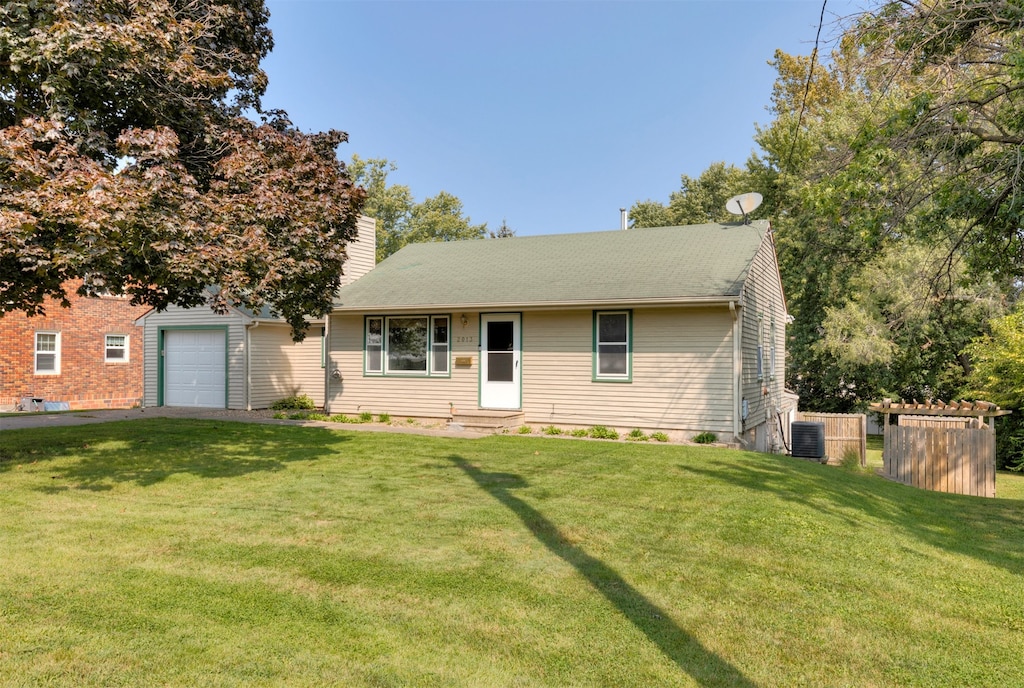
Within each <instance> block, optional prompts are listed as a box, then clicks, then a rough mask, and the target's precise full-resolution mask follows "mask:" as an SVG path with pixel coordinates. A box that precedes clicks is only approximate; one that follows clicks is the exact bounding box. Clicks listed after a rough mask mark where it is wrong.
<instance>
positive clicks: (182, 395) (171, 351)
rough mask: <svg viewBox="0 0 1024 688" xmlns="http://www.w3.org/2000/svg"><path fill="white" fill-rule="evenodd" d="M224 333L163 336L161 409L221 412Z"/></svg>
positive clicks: (224, 398) (174, 332) (187, 332)
mask: <svg viewBox="0 0 1024 688" xmlns="http://www.w3.org/2000/svg"><path fill="white" fill-rule="evenodd" d="M226 339H227V337H226V336H225V334H224V330H167V331H165V332H164V406H203V407H209V408H224V407H225V406H227V403H226V401H227V395H226V394H225V384H226V381H225V374H224V373H225V370H224V366H225V340H226Z"/></svg>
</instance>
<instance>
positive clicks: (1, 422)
mask: <svg viewBox="0 0 1024 688" xmlns="http://www.w3.org/2000/svg"><path fill="white" fill-rule="evenodd" d="M273 414H274V412H273V411H267V410H259V411H234V410H231V409H209V408H179V407H172V406H153V407H150V408H133V409H100V410H96V411H73V412H67V411H65V412H63V413H29V412H26V413H17V414H14V415H9V416H2V417H0V431H2V430H20V429H23V428H53V427H66V426H71V425H88V424H89V423H108V422H110V421H115V420H141V419H143V418H197V419H203V420H228V421H238V422H241V423H265V424H267V425H308V426H312V427H324V428H332V429H336V430H359V431H362V432H396V433H401V434H407V435H430V436H434V437H462V438H467V439H468V438H475V437H485V436H486V435H484V434H481V433H477V432H470V431H467V430H449V429H448V428H446V427H443V426H440V427H439V426H431V427H425V426H416V425H413V426H409V425H384V424H380V423H358V424H356V423H327V422H324V421H316V420H280V419H277V418H274V417H273Z"/></svg>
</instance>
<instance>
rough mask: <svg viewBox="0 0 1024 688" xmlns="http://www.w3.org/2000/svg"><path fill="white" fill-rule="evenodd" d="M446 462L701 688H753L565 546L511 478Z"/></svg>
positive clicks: (621, 582)
mask: <svg viewBox="0 0 1024 688" xmlns="http://www.w3.org/2000/svg"><path fill="white" fill-rule="evenodd" d="M448 458H449V460H450V461H451V462H452V463H454V464H455V465H456V466H457V467H458V468H460V469H461V470H462V471H463V472H464V473H465V474H466V475H468V476H469V477H470V478H471V479H472V480H473V482H475V483H476V484H477V485H479V486H480V488H481V489H483V490H484V491H485V492H487V493H488V494H490V495H491V496H492V497H494V498H495V499H497V500H498V501H499V502H501V503H502V504H504V505H505V506H506V507H508V508H509V509H510V510H511V511H512V512H513V513H514V514H515V515H516V516H518V517H519V519H520V520H521V521H522V522H523V525H525V526H526V527H527V528H528V529H529V530H530V532H531V533H533V535H534V537H536V538H537V540H539V541H540V542H541V544H543V545H544V546H545V547H547V548H548V550H549V551H551V553H552V554H555V555H557V556H558V557H560V558H561V559H563V560H564V561H565V562H567V563H569V564H571V565H572V566H573V568H575V569H576V570H577V571H578V572H579V573H580V574H581V575H583V577H584V578H586V579H587V581H588V582H589V583H590V584H591V585H592V586H593V587H594V589H595V590H597V591H598V592H599V593H601V594H602V595H603V596H604V597H605V599H607V600H608V601H609V602H611V603H612V604H614V605H615V607H616V608H617V609H618V610H619V611H620V612H622V614H623V615H625V617H626V618H627V619H629V620H630V622H631V623H632V624H633V625H634V626H636V628H637V629H638V630H640V631H641V632H642V633H643V634H644V635H646V636H647V638H648V639H649V640H650V641H651V642H652V643H654V644H655V645H657V646H658V648H659V649H660V650H661V651H662V653H663V654H664V655H665V656H666V657H668V658H669V659H670V660H672V661H673V662H675V664H676V665H677V666H678V667H679V668H680V669H682V670H683V671H685V672H686V673H687V674H689V676H690V677H691V678H693V680H695V681H696V682H697V683H698V684H699V685H701V686H737V687H739V688H743V687H744V686H755V685H756V684H755V683H754V682H752V681H751V680H750V679H748V678H747V677H746V676H744V675H743V674H742V673H741V672H740V670H739V669H737V668H736V667H735V666H733V665H732V664H730V663H729V662H728V661H726V660H725V659H723V658H721V657H719V656H718V655H717V654H715V653H714V652H711V651H710V650H708V649H707V648H706V647H704V646H703V645H702V644H701V643H700V641H699V640H697V639H696V638H694V637H693V636H692V635H690V634H689V633H687V632H686V631H684V630H683V629H682V628H680V627H679V626H677V625H676V624H675V623H674V622H673V621H672V620H671V618H670V617H669V615H668V613H667V612H665V610H663V609H661V608H660V607H658V605H656V604H654V603H653V602H651V601H650V600H649V599H647V598H646V597H644V595H643V594H642V593H641V592H640V591H638V590H637V589H636V588H634V587H633V586H632V585H630V584H629V583H628V582H626V580H625V579H623V577H622V576H620V575H619V574H618V573H617V572H616V571H615V569H613V568H612V567H610V566H608V565H607V564H605V563H604V562H603V561H601V560H600V559H597V558H596V557H593V556H591V555H589V554H587V553H586V552H585V551H584V550H583V549H582V548H580V547H578V546H576V545H573V544H571V543H569V541H568V540H567V539H566V538H565V536H564V535H562V533H561V532H559V530H558V528H557V526H555V524H553V523H552V522H551V521H549V520H548V519H546V518H545V517H544V515H543V514H541V513H540V512H539V511H537V510H536V509H534V508H533V507H532V506H530V505H529V504H527V503H526V502H525V501H523V500H522V499H519V498H518V497H516V496H515V495H514V494H512V492H511V491H512V490H515V489H518V488H523V487H526V486H527V482H526V481H525V480H524V479H523V478H522V477H520V476H518V475H515V474H511V473H488V472H486V471H482V470H480V468H478V467H477V466H474V465H473V464H472V463H470V462H469V461H468V460H466V459H465V458H463V457H461V456H455V455H453V456H449V457H448Z"/></svg>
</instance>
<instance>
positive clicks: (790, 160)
mask: <svg viewBox="0 0 1024 688" xmlns="http://www.w3.org/2000/svg"><path fill="white" fill-rule="evenodd" d="M826 5H828V0H822V3H821V15H820V16H819V17H818V33H817V34H816V35H815V36H814V50H812V51H811V68H810V69H809V70H807V83H805V84H804V97H803V98H802V99H801V100H800V114H799V115H797V118H796V129H795V130H794V131H793V141H792V143H790V145H789V156H788V157H787V158H786V167H789V166H790V165H791V164H793V153H794V151H796V140H797V138H798V137H799V136H800V127H801V126H802V125H803V123H804V110H805V109H806V108H807V96H808V95H810V93H811V79H812V78H813V77H814V63H815V61H816V60H817V58H818V44H819V42H820V41H821V27H822V26H823V25H824V24H825V6H826Z"/></svg>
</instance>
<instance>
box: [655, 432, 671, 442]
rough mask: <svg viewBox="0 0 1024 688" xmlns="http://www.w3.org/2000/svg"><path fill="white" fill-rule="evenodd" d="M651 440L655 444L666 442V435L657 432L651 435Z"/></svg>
mask: <svg viewBox="0 0 1024 688" xmlns="http://www.w3.org/2000/svg"><path fill="white" fill-rule="evenodd" d="M651 439H652V440H655V441H656V442H668V435H666V434H665V433H663V432H661V431H660V430H659V431H658V432H652V433H651Z"/></svg>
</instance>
